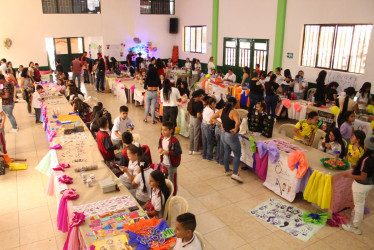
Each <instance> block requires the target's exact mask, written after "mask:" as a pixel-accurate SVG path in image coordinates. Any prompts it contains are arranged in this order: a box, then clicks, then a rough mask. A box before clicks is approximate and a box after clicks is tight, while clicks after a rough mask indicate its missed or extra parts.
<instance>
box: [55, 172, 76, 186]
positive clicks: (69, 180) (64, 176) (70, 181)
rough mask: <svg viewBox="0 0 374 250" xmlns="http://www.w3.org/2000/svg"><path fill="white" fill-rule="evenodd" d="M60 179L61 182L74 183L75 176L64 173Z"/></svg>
mask: <svg viewBox="0 0 374 250" xmlns="http://www.w3.org/2000/svg"><path fill="white" fill-rule="evenodd" d="M58 181H59V182H61V183H64V184H72V183H73V178H71V177H70V176H67V175H66V174H64V175H62V176H60V177H59V178H58Z"/></svg>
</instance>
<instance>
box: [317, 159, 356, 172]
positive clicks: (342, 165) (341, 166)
mask: <svg viewBox="0 0 374 250" xmlns="http://www.w3.org/2000/svg"><path fill="white" fill-rule="evenodd" d="M321 162H322V164H323V166H324V167H325V168H331V169H338V170H347V169H349V168H350V164H349V162H348V161H347V160H345V159H341V158H338V161H337V165H336V166H335V158H322V159H321Z"/></svg>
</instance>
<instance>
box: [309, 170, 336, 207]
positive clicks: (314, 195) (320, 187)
mask: <svg viewBox="0 0 374 250" xmlns="http://www.w3.org/2000/svg"><path fill="white" fill-rule="evenodd" d="M331 192H332V176H331V175H327V174H323V173H321V172H319V171H317V170H314V172H313V174H312V175H311V176H310V178H309V181H308V184H307V186H306V187H305V190H304V199H305V200H307V201H309V202H312V203H316V204H317V205H318V206H319V207H320V208H322V209H329V208H330V205H331Z"/></svg>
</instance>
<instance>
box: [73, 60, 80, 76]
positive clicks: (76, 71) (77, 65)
mask: <svg viewBox="0 0 374 250" xmlns="http://www.w3.org/2000/svg"><path fill="white" fill-rule="evenodd" d="M71 67H72V71H73V74H76V75H78V74H80V73H81V71H82V64H81V62H80V61H78V60H74V61H72V62H71Z"/></svg>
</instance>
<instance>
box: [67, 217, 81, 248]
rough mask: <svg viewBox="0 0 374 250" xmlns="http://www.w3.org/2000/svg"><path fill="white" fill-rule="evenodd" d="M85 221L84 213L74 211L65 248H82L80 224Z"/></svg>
mask: <svg viewBox="0 0 374 250" xmlns="http://www.w3.org/2000/svg"><path fill="white" fill-rule="evenodd" d="M84 221H85V216H84V213H76V212H74V213H73V218H72V221H71V223H70V228H69V233H68V236H67V238H66V241H65V244H64V248H63V250H75V249H80V246H81V245H80V240H79V234H80V233H79V226H80V225H81V224H82V223H83V222H84Z"/></svg>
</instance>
